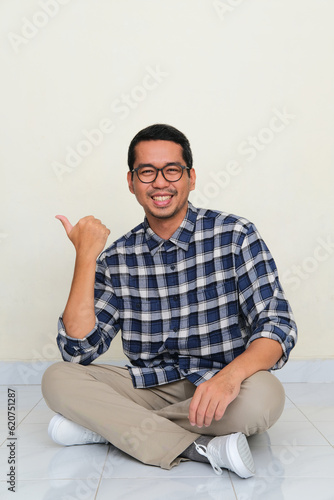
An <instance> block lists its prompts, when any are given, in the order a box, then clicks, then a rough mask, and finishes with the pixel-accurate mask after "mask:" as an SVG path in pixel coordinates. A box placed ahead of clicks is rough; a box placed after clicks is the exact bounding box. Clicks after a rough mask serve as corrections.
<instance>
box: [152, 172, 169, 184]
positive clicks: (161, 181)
mask: <svg viewBox="0 0 334 500" xmlns="http://www.w3.org/2000/svg"><path fill="white" fill-rule="evenodd" d="M152 186H155V187H158V188H161V187H165V186H169V181H167V180H166V179H165V178H164V176H163V175H162V170H161V169H159V170H158V175H157V178H156V179H155V181H154V182H152Z"/></svg>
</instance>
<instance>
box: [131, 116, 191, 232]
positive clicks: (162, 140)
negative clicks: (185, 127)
mask: <svg viewBox="0 0 334 500" xmlns="http://www.w3.org/2000/svg"><path fill="white" fill-rule="evenodd" d="M128 164H129V170H130V171H129V172H128V184H129V189H130V191H131V193H133V194H134V195H135V196H136V198H137V201H138V202H139V203H140V204H141V205H142V207H143V208H144V211H145V214H146V216H147V219H148V221H149V224H150V225H151V227H152V229H153V230H154V231H155V232H156V233H157V234H159V231H160V236H162V232H163V233H164V234H166V233H171V234H173V232H174V231H175V230H176V229H177V227H178V225H179V224H180V223H181V222H182V220H183V218H184V217H185V214H186V211H187V207H188V196H189V192H190V191H192V190H193V189H194V188H195V179H196V174H195V171H194V169H193V168H192V153H191V149H190V144H189V141H188V139H187V138H186V137H185V135H184V134H182V132H180V131H179V130H177V129H175V128H174V127H171V126H170V125H160V124H156V125H151V126H150V127H147V128H145V129H144V130H141V131H140V132H138V134H137V135H136V136H135V137H134V138H133V140H132V141H131V144H130V146H129V152H128ZM162 225H164V228H165V229H164V231H163V230H162ZM171 234H170V235H171Z"/></svg>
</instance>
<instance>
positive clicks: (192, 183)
mask: <svg viewBox="0 0 334 500" xmlns="http://www.w3.org/2000/svg"><path fill="white" fill-rule="evenodd" d="M189 174H190V178H189V183H190V187H189V191H193V190H194V189H195V184H196V172H195V169H194V168H191V169H190V170H189Z"/></svg>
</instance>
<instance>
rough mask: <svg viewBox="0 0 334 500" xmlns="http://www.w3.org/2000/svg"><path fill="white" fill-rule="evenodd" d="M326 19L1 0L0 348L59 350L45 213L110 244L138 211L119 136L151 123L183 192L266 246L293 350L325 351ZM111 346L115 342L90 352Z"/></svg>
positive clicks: (248, 8) (317, 3) (308, 2)
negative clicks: (255, 233) (192, 186)
mask: <svg viewBox="0 0 334 500" xmlns="http://www.w3.org/2000/svg"><path fill="white" fill-rule="evenodd" d="M333 15H334V2H332V1H331V0H280V1H277V0H244V1H240V0H226V1H220V2H219V1H212V0H201V1H199V0H168V1H167V0H165V1H158V0H70V1H68V0H62V1H60V0H44V1H43V0H40V1H36V0H25V1H22V0H21V1H19V0H3V1H2V2H1V4H0V19H1V45H0V52H1V61H2V63H1V68H2V70H1V81H0V85H1V93H0V99H1V102H0V105H1V133H0V140H1V147H0V155H1V172H2V175H1V197H0V202H1V215H2V217H1V222H0V252H1V296H0V304H1V305H0V307H1V339H0V353H1V354H0V356H1V360H4V361H33V360H38V359H42V360H43V359H47V360H55V359H59V357H60V355H59V353H58V350H57V348H56V347H55V336H56V331H57V318H58V315H59V314H60V313H61V311H62V310H63V308H64V305H65V302H66V299H67V296H68V291H69V286H70V282H71V277H72V272H73V263H74V251H73V247H72V245H71V243H70V242H69V240H68V239H67V238H66V235H65V232H64V230H63V228H62V226H61V224H60V222H59V221H57V220H56V219H54V216H55V215H56V214H65V215H66V216H67V217H68V218H69V219H70V221H71V222H72V223H75V222H77V220H78V219H80V218H81V217H83V216H85V215H91V214H92V215H94V216H96V217H98V218H100V219H101V220H102V221H103V222H104V223H105V224H106V225H107V226H108V227H109V228H110V230H111V236H110V238H109V240H108V242H109V243H110V244H111V243H112V241H113V240H115V239H116V238H118V237H120V236H121V235H123V234H124V233H126V232H127V231H128V230H130V229H131V228H132V227H134V226H135V225H137V224H138V223H140V222H141V221H142V219H143V211H142V209H141V207H140V206H139V205H138V204H137V202H136V200H135V198H134V196H133V195H131V194H130V192H129V191H128V188H127V183H126V172H127V162H126V159H127V148H128V144H129V142H130V140H131V139H132V137H133V136H134V135H135V134H136V133H137V131H138V130H140V129H141V128H143V127H146V126H147V125H150V124H152V123H157V122H159V123H169V124H171V125H174V126H175V127H177V128H179V129H180V130H182V131H183V132H184V133H185V134H186V135H187V136H188V138H189V140H190V142H191V145H192V149H193V154H194V167H195V168H196V171H197V179H198V180H197V191H196V192H194V193H193V195H192V196H191V200H192V201H193V203H194V204H195V205H196V206H205V207H208V208H212V209H217V210H221V211H225V212H231V213H235V214H237V215H241V216H244V217H246V218H247V219H249V220H251V221H252V222H254V223H255V225H256V226H257V228H258V229H259V231H260V233H261V235H262V236H263V238H264V240H265V241H266V243H267V245H268V246H269V248H270V250H271V252H272V254H273V256H274V258H275V261H276V263H277V266H278V269H279V273H280V277H281V281H282V284H283V286H284V289H285V291H286V294H287V297H288V299H289V301H290V303H291V306H292V308H293V311H294V313H295V316H296V320H297V323H298V326H299V342H298V344H297V347H296V348H295V349H294V351H293V353H292V358H295V359H311V358H318V359H328V358H333V353H334V337H333V335H332V322H331V320H332V311H333V299H334V294H333V287H332V283H333V278H334V276H333V262H334V259H333V254H334V245H333V243H334V234H333V233H334V230H333V195H332V191H333V183H334V178H333V140H332V137H333V132H334V130H333V129H334V123H333V116H334V106H333V104H334V97H333V83H334V82H333V76H334V71H333V47H334V31H333ZM98 128H100V132H97V131H96V130H97V129H98ZM122 357H123V355H122V350H121V344H120V339H116V340H115V341H114V343H113V344H112V346H111V348H110V349H109V351H108V352H107V353H106V354H105V355H104V356H103V357H102V358H100V359H101V361H102V359H103V360H104V361H107V360H110V359H115V358H116V359H121V358H122Z"/></svg>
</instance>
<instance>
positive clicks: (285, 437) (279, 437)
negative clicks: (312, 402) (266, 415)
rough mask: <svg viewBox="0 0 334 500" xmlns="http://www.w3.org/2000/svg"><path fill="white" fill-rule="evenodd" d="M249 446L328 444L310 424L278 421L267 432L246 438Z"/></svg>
mask: <svg viewBox="0 0 334 500" xmlns="http://www.w3.org/2000/svg"><path fill="white" fill-rule="evenodd" d="M248 442H249V445H250V446H268V445H269V446H276V445H287V444H291V443H293V444H294V445H295V446H296V445H310V446H314V445H319V446H321V445H324V446H329V445H330V443H329V442H328V441H327V439H325V438H324V436H322V434H321V433H320V432H319V431H318V429H316V428H315V427H314V425H313V424H312V423H311V422H308V421H306V422H284V421H281V420H279V421H278V422H276V424H275V425H273V427H271V428H270V429H269V430H268V431H266V432H264V433H262V434H257V435H255V436H251V437H250V438H248Z"/></svg>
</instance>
